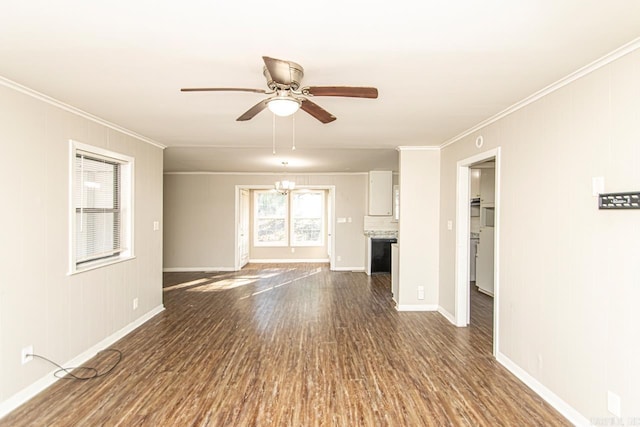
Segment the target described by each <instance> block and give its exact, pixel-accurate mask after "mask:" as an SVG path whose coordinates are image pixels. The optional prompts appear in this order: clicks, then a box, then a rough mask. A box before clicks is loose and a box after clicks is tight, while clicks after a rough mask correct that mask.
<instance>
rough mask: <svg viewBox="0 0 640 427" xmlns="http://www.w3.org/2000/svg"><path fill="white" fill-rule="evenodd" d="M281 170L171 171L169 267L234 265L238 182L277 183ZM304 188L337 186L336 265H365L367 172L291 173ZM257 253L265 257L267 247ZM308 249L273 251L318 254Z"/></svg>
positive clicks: (166, 201)
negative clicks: (344, 220) (340, 220)
mask: <svg viewBox="0 0 640 427" xmlns="http://www.w3.org/2000/svg"><path fill="white" fill-rule="evenodd" d="M280 178H281V175H277V174H274V175H264V174H260V175H258V174H246V175H243V174H165V176H164V191H165V193H164V194H165V196H164V207H165V222H166V227H165V228H164V247H165V251H164V268H165V269H168V270H199V269H202V270H232V269H234V267H235V265H234V263H235V258H234V254H235V235H234V233H235V222H234V221H235V203H236V202H235V194H236V186H238V185H242V186H272V185H273V183H274V182H275V181H276V180H277V179H280ZM291 179H292V180H294V181H295V182H296V186H297V187H299V188H302V187H304V186H305V185H308V186H335V217H336V218H352V222H351V223H340V224H335V229H334V237H335V253H336V255H339V256H340V257H341V261H336V264H335V268H336V269H347V270H350V269H355V270H364V262H365V250H366V246H365V245H366V241H365V238H364V234H363V220H364V215H365V212H366V197H367V182H368V177H367V174H343V175H291ZM258 255H259V256H257V257H254V256H253V254H251V257H252V258H260V259H265V254H264V252H260V253H259V254H258ZM316 255H317V254H315V253H314V254H312V255H310V254H309V253H307V252H306V251H298V250H297V249H296V253H294V254H292V253H291V252H290V250H289V251H287V252H286V253H283V252H281V251H270V254H269V256H270V257H272V258H273V259H304V258H305V257H308V256H309V257H311V258H317V256H316Z"/></svg>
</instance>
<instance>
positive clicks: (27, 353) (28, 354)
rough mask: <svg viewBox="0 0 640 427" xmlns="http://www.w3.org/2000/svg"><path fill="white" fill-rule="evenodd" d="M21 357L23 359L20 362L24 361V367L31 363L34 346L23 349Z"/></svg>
mask: <svg viewBox="0 0 640 427" xmlns="http://www.w3.org/2000/svg"><path fill="white" fill-rule="evenodd" d="M20 357H21V359H20V360H22V364H23V365H24V364H25V363H28V362H31V361H32V360H33V346H32V345H28V346H26V347H25V348H23V349H22V352H21V353H20Z"/></svg>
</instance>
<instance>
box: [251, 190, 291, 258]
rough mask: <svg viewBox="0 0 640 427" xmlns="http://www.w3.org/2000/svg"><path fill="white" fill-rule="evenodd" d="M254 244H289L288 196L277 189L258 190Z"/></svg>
mask: <svg viewBox="0 0 640 427" xmlns="http://www.w3.org/2000/svg"><path fill="white" fill-rule="evenodd" d="M254 194H255V197H254V205H255V227H254V231H255V232H254V235H255V239H254V244H255V245H256V246H287V243H288V242H287V212H288V210H289V205H288V201H289V199H288V197H287V196H284V195H282V194H280V193H278V192H275V191H256V192H255V193H254Z"/></svg>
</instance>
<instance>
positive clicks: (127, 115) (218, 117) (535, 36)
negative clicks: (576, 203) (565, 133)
mask: <svg viewBox="0 0 640 427" xmlns="http://www.w3.org/2000/svg"><path fill="white" fill-rule="evenodd" d="M0 7H1V10H2V12H1V13H0V76H3V77H5V78H6V79H9V80H12V81H14V82H17V83H19V84H21V85H24V86H27V87H29V88H31V89H34V90H36V91H39V92H41V93H43V94H45V95H48V96H51V97H53V98H55V99H58V100H60V101H62V102H64V103H67V104H70V105H73V106H74V107H77V108H79V109H82V110H84V111H86V112H88V113H90V114H93V115H95V116H98V117H100V118H102V119H105V120H107V121H110V122H113V123H116V124H118V125H120V126H122V127H124V128H127V129H129V130H131V131H133V132H136V133H138V134H140V135H143V136H146V137H148V138H150V139H152V140H154V141H157V142H158V143H160V144H163V145H166V146H167V147H168V148H167V150H166V151H165V170H167V171H228V172H247V171H256V172H273V171H280V170H281V166H280V164H281V162H282V161H283V160H288V161H289V166H288V168H289V170H290V171H300V172H339V171H351V172H356V171H366V170H372V169H397V152H396V150H395V147H397V146H414V145H418V146H429V145H432V146H437V145H440V144H442V143H443V142H445V141H447V140H450V139H451V138H454V137H455V136H456V135H459V134H460V133H462V132H464V131H465V130H467V129H469V128H471V127H473V126H474V125H476V124H478V123H480V122H482V121H483V120H486V119H487V118H489V117H491V116H493V115H495V114H497V113H499V112H500V111H502V110H504V109H506V108H507V107H509V106H511V105H513V104H515V103H516V102H518V101H520V100H522V99H524V98H526V97H527V96H529V95H531V94H533V93H535V92H536V91H538V90H540V89H542V88H544V87H546V86H548V85H550V84H552V83H553V82H556V81H558V80H559V79H561V78H563V77H565V76H567V75H568V74H570V73H572V72H574V71H576V70H577V69H579V68H581V67H583V66H585V65H587V64H588V63H590V62H592V61H594V60H596V59H598V58H600V57H602V56H603V55H605V54H607V53H608V52H610V51H612V50H614V49H616V48H618V47H620V46H622V45H624V44H626V43H628V42H630V41H632V40H634V39H636V38H638V37H639V36H640V1H637V0H517V1H514V0H504V1H497V0H484V1H478V0H450V1H435V0H422V1H416V0H396V1H394V2H389V1H377V0H376V1H371V0H367V1H364V0H358V1H350V2H347V1H344V0H343V1H336V0H325V1H323V2H290V1H288V2H284V1H277V0H276V1H262V0H260V1H258V0H246V1H226V2H222V1H213V0H206V1H205V0H202V1H181V2H178V1H169V0H164V1H159V0H153V1H152V0H136V1H132V0H127V1H124V0H110V1H102V0H93V1H87V0H77V1H73V0H58V1H50V0H23V1H17V0H15V1H13V0H0ZM263 55H266V56H272V57H275V58H280V59H286V60H291V61H295V62H297V63H299V64H301V65H302V66H303V67H304V69H305V78H304V80H303V85H316V86H317V85H355V86H375V87H377V88H378V90H379V93H380V95H379V98H378V99H376V100H370V99H355V98H333V97H316V98H314V102H316V103H318V104H319V105H321V106H322V107H324V108H325V109H327V110H328V111H330V112H331V113H333V114H334V115H336V116H337V117H338V119H337V120H336V121H335V122H332V123H329V124H321V123H320V122H318V121H316V120H315V119H313V118H312V117H311V116H309V115H307V114H306V113H304V112H303V111H300V112H298V113H296V115H295V142H296V147H297V150H295V151H291V144H292V138H293V134H292V129H293V126H292V125H293V124H292V119H291V118H280V119H278V120H277V123H276V155H275V156H274V155H273V154H272V142H273V139H272V136H273V135H272V115H271V113H270V112H268V111H267V110H265V111H263V112H262V113H260V114H258V115H257V116H256V117H255V118H254V119H252V120H250V121H248V122H237V121H235V119H236V118H237V117H238V116H240V115H241V114H242V113H243V112H245V111H246V110H247V109H249V107H251V106H253V105H254V104H256V103H257V102H258V101H260V100H261V99H262V98H263V97H264V95H261V94H257V93H246V92H206V93H182V92H180V88H181V87H200V86H205V87H212V86H213V87H246V88H258V89H266V84H265V80H264V77H263V76H262V67H263V62H262V59H261V57H262V56H263Z"/></svg>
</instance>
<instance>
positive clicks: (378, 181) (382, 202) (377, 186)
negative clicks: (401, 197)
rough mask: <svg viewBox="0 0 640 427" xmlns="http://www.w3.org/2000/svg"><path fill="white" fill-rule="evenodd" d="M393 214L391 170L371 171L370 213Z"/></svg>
mask: <svg viewBox="0 0 640 427" xmlns="http://www.w3.org/2000/svg"><path fill="white" fill-rule="evenodd" d="M392 214H393V176H392V175H391V171H371V172H369V215H382V216H391V215H392Z"/></svg>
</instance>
